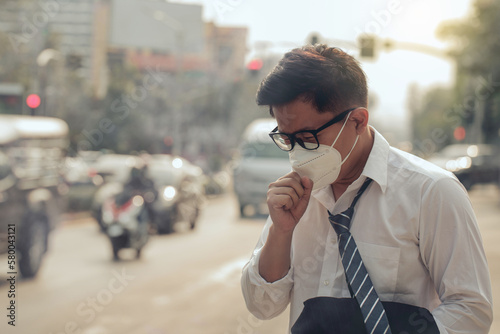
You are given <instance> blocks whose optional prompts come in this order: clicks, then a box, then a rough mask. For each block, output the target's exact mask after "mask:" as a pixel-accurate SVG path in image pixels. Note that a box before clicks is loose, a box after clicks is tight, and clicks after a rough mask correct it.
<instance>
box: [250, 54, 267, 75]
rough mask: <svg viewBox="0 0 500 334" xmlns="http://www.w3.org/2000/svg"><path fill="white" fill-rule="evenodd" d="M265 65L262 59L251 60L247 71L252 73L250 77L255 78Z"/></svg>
mask: <svg viewBox="0 0 500 334" xmlns="http://www.w3.org/2000/svg"><path fill="white" fill-rule="evenodd" d="M263 65H264V63H263V61H262V59H258V58H255V59H252V60H250V62H249V63H248V64H247V69H248V70H249V71H250V75H251V76H253V77H255V76H257V74H258V73H259V72H260V70H261V69H262V66H263Z"/></svg>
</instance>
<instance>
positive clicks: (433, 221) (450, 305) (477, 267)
mask: <svg viewBox="0 0 500 334" xmlns="http://www.w3.org/2000/svg"><path fill="white" fill-rule="evenodd" d="M419 235H420V252H421V256H422V259H423V261H424V263H425V265H426V266H427V268H428V270H429V273H430V275H431V278H432V280H433V281H434V286H435V289H436V292H437V293H438V295H439V298H440V300H441V305H439V306H438V307H437V308H435V309H434V310H433V311H432V314H433V316H434V318H435V320H436V323H437V326H438V328H439V331H440V333H441V334H459V333H464V334H465V333H476V334H482V333H488V331H489V328H490V326H491V322H492V317H493V311H492V294H491V283H490V278H489V271H488V264H487V261H486V255H485V252H484V249H483V245H482V239H481V235H480V232H479V228H478V225H477V221H476V217H475V215H474V212H473V209H472V205H471V203H470V200H469V198H468V195H467V192H466V191H465V189H464V188H463V187H462V185H461V184H460V182H459V181H458V180H456V179H454V178H444V179H440V180H438V181H436V182H434V184H433V185H431V186H430V187H429V188H428V190H427V191H426V193H425V194H424V195H423V198H422V207H421V216H420V232H419Z"/></svg>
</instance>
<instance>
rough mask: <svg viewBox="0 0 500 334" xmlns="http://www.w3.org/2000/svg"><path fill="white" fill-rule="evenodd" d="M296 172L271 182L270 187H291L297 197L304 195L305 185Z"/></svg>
mask: <svg viewBox="0 0 500 334" xmlns="http://www.w3.org/2000/svg"><path fill="white" fill-rule="evenodd" d="M295 174H296V175H291V176H289V177H287V176H285V177H282V178H279V179H278V180H276V181H275V182H273V183H271V184H270V185H269V188H291V189H293V190H294V191H295V193H296V194H297V197H299V198H300V197H302V196H303V195H304V187H303V186H302V183H301V180H300V176H298V174H297V173H295Z"/></svg>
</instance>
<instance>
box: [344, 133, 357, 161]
mask: <svg viewBox="0 0 500 334" xmlns="http://www.w3.org/2000/svg"><path fill="white" fill-rule="evenodd" d="M358 138H359V135H357V136H356V140H355V141H354V145H352V147H351V150H350V151H349V153H347V155H346V156H345V158H344V160H342V162H341V163H340V165H341V166H342V165H343V164H344V162H345V161H346V160H347V158H349V156H350V155H351V152H352V151H353V150H354V148H355V147H356V143H357V142H358Z"/></svg>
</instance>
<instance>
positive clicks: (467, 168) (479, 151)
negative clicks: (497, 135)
mask: <svg viewBox="0 0 500 334" xmlns="http://www.w3.org/2000/svg"><path fill="white" fill-rule="evenodd" d="M429 161H430V162H433V163H434V164H436V165H438V166H439V167H441V168H444V169H446V170H448V171H450V172H453V173H454V174H455V175H456V176H457V178H458V179H459V180H460V182H462V184H463V185H464V187H465V188H466V189H467V190H469V189H470V188H472V186H474V185H475V184H484V183H495V184H498V185H500V148H499V147H496V146H494V145H487V144H478V145H469V144H453V145H449V146H446V147H445V148H443V149H442V150H441V151H440V152H438V153H437V154H435V155H434V156H432V157H431V158H429Z"/></svg>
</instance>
